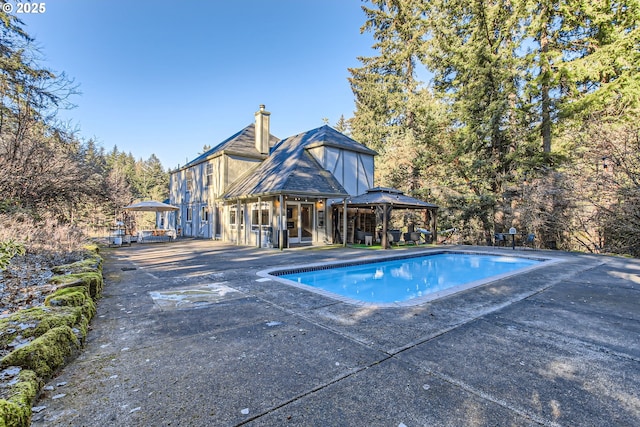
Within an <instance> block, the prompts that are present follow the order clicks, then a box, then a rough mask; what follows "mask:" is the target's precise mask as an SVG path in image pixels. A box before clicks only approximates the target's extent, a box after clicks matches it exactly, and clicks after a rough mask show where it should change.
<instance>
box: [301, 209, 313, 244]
mask: <svg viewBox="0 0 640 427" xmlns="http://www.w3.org/2000/svg"><path fill="white" fill-rule="evenodd" d="M300 236H301V237H302V241H304V242H310V241H312V240H313V204H312V203H302V204H301V206H300Z"/></svg>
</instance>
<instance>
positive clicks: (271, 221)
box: [170, 128, 375, 246]
mask: <svg viewBox="0 0 640 427" xmlns="http://www.w3.org/2000/svg"><path fill="white" fill-rule="evenodd" d="M317 131H321V132H329V134H331V132H333V133H332V134H331V138H337V140H332V141H339V142H341V143H343V144H344V141H345V140H348V141H347V143H346V144H344V146H343V147H342V148H341V147H338V146H332V145H331V144H329V145H317V146H312V147H310V148H303V151H304V152H307V153H309V154H311V156H309V157H308V160H305V159H304V158H301V159H302V160H304V162H303V163H296V164H298V165H303V166H299V167H300V168H299V169H298V172H297V173H298V175H297V178H296V179H297V180H292V181H290V189H289V191H292V193H282V194H283V197H284V198H283V206H282V207H279V203H280V196H279V194H280V193H278V192H275V193H274V192H273V191H280V190H269V191H272V193H270V194H269V193H268V192H267V193H262V194H269V195H265V196H263V197H258V194H260V193H258V194H256V196H251V191H252V190H251V189H252V188H254V187H252V185H249V186H247V187H246V188H247V190H246V191H245V190H243V191H240V192H238V191H237V190H236V193H232V194H236V195H234V196H229V193H228V192H229V189H230V188H232V186H234V185H238V183H242V182H244V181H243V180H245V179H246V178H247V177H248V176H249V177H251V175H250V173H251V171H254V170H256V167H258V166H260V165H261V163H262V162H263V161H264V160H265V156H261V155H260V154H258V153H257V151H256V153H255V155H252V154H251V152H250V151H251V150H250V149H249V148H247V147H246V146H245V145H246V139H245V140H243V141H242V142H241V143H242V144H245V145H236V146H234V147H235V149H232V148H229V149H226V148H225V149H221V150H220V151H218V152H215V149H214V151H212V152H211V154H210V155H209V157H206V155H202V156H201V157H200V158H198V159H196V161H195V162H197V163H195V164H188V165H187V166H186V167H183V168H181V169H178V170H176V171H174V172H172V173H171V175H170V202H171V203H172V204H174V205H176V206H178V207H179V208H180V210H179V211H178V213H177V214H176V219H175V226H176V228H178V229H179V230H181V232H182V235H183V236H188V237H198V238H219V239H222V240H223V241H227V242H232V243H236V244H239V245H252V246H255V245H258V243H259V240H260V243H263V238H264V237H265V235H266V234H264V233H266V232H267V230H268V229H269V228H271V231H272V234H271V236H270V238H271V243H272V245H274V246H277V244H278V240H277V235H276V230H278V229H279V228H280V227H279V225H281V227H282V228H283V229H285V230H286V227H287V222H288V221H289V222H290V221H291V219H290V218H287V207H292V208H294V209H295V211H296V212H298V217H297V218H296V219H295V222H296V224H297V227H298V228H297V230H298V233H297V234H298V236H297V240H298V241H305V242H313V243H320V244H322V243H331V242H332V239H333V232H332V221H333V220H332V210H331V209H330V203H331V200H329V199H327V197H326V196H322V195H321V194H338V195H341V194H344V192H345V191H346V192H347V193H348V194H350V195H353V196H355V195H358V194H361V193H364V192H365V191H366V190H367V189H369V188H370V187H372V186H373V175H374V155H375V153H374V152H373V153H374V154H370V153H372V151H371V150H368V149H366V147H364V146H362V145H360V144H358V143H357V142H355V141H353V140H350V139H348V138H347V137H345V136H344V135H340V134H338V133H337V132H336V131H335V130H331V129H330V130H328V131H326V130H324V129H323V128H319V129H316V130H313V131H309V132H308V134H310V135H318V133H315V134H314V132H317ZM322 135H326V134H325V133H323V134H322ZM323 137H324V136H323ZM294 138H296V137H292V138H291V139H290V141H292V140H294ZM302 139H303V138H301V141H302ZM323 141H324V140H323ZM321 144H323V143H322V142H321ZM222 145H224V144H222ZM225 147H226V146H225ZM243 147H244V148H243ZM302 147H304V146H302ZM239 148H241V150H240V151H239ZM243 150H244V151H243ZM245 151H246V153H247V155H246V156H243V154H244V153H245ZM292 152H293V151H292ZM296 159H297V158H296ZM296 162H297V160H296ZM316 162H317V163H316ZM318 165H319V166H320V167H321V168H322V169H324V170H326V171H327V172H329V173H330V174H331V175H333V177H334V178H335V179H334V178H331V180H330V182H333V183H335V182H336V181H337V184H335V185H334V184H331V185H333V187H327V186H326V185H325V187H323V188H324V192H325V193H318V196H310V197H307V195H309V194H313V192H314V191H317V188H316V187H315V186H314V184H313V182H311V183H310V184H308V183H306V182H305V179H307V177H308V176H309V171H316V172H319V171H320V169H319V168H318ZM314 167H315V169H314ZM305 168H306V169H305ZM278 172H280V170H279V169H274V172H273V173H274V174H277V173H278ZM258 176H260V175H255V177H258ZM270 176H272V175H268V177H270ZM190 177H191V178H190ZM255 177H253V178H254V179H257V178H255ZM263 179H267V176H265V177H260V179H257V181H256V182H264V180H263ZM338 184H339V185H340V186H342V188H341V189H339V188H338ZM311 187H313V188H311ZM292 189H293V190H292ZM294 190H295V191H294ZM262 191H264V190H262ZM246 192H248V193H250V194H246ZM341 197H342V196H341ZM258 203H261V205H262V210H263V211H266V212H268V215H266V214H265V215H266V217H263V216H260V218H263V219H262V220H261V221H262V222H263V223H262V224H261V225H262V230H260V227H259V222H260V221H256V218H257V216H256V215H260V214H259V213H258V214H256V213H255V211H256V210H257V209H256V207H257V204H258ZM281 210H282V213H283V217H282V218H281V217H280V211H281ZM303 211H304V213H303ZM258 212H259V210H258ZM320 212H322V214H320ZM232 218H234V219H235V220H234V222H233V223H232V221H231V220H232ZM321 218H322V223H320V219H321ZM293 240H296V239H293ZM290 241H291V240H290Z"/></svg>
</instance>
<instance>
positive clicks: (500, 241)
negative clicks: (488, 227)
mask: <svg viewBox="0 0 640 427" xmlns="http://www.w3.org/2000/svg"><path fill="white" fill-rule="evenodd" d="M493 240H494V243H493V246H506V244H507V241H506V239H505V237H504V234H502V233H496V234H494V235H493Z"/></svg>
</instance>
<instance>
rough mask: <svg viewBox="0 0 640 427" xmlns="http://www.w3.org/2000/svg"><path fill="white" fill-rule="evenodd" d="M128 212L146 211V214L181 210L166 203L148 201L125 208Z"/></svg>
mask: <svg viewBox="0 0 640 427" xmlns="http://www.w3.org/2000/svg"><path fill="white" fill-rule="evenodd" d="M122 209H124V210H127V211H146V212H167V211H177V210H179V209H180V208H178V207H176V206H172V205H168V204H166V203H162V202H158V201H155V200H147V201H144V202H139V203H134V204H132V205H129V206H125V207H124V208H122Z"/></svg>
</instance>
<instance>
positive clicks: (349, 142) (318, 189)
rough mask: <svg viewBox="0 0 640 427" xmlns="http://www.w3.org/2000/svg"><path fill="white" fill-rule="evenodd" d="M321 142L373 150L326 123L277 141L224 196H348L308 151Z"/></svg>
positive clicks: (231, 197)
mask: <svg viewBox="0 0 640 427" xmlns="http://www.w3.org/2000/svg"><path fill="white" fill-rule="evenodd" d="M323 145H324V146H332V147H340V148H344V149H347V150H351V151H357V152H361V153H366V154H371V155H375V154H376V152H375V151H373V150H370V149H369V148H367V147H365V146H364V145H362V144H360V143H358V142H356V141H354V140H353V139H351V138H349V137H348V136H346V135H344V134H342V133H340V132H338V131H337V130H335V129H333V128H331V127H329V126H326V125H325V126H322V127H319V128H317V129H313V130H310V131H308V132H304V133H301V134H298V135H294V136H291V137H289V138H286V139H283V140H282V141H280V142H279V143H278V144H277V145H276V146H275V147H273V149H272V152H271V155H270V156H269V157H268V158H267V159H266V160H265V161H264V162H262V163H261V164H260V165H259V166H257V167H256V168H255V169H253V170H251V171H250V172H249V173H248V174H247V175H246V176H245V178H244V179H242V180H240V181H239V182H237V183H235V184H233V185H232V186H231V187H230V188H229V190H228V191H227V192H226V194H225V195H224V198H226V199H233V198H238V197H240V198H242V197H249V196H264V195H277V194H297V195H308V196H311V197H345V196H348V193H347V191H346V190H345V189H344V187H342V185H341V184H340V183H339V182H338V180H337V179H336V178H335V177H334V176H333V175H332V174H331V173H329V172H328V171H326V170H325V169H323V168H322V166H320V164H319V163H318V162H317V161H316V160H315V158H314V157H313V156H312V155H311V154H309V153H308V152H307V149H308V148H312V147H318V146H323Z"/></svg>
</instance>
